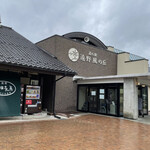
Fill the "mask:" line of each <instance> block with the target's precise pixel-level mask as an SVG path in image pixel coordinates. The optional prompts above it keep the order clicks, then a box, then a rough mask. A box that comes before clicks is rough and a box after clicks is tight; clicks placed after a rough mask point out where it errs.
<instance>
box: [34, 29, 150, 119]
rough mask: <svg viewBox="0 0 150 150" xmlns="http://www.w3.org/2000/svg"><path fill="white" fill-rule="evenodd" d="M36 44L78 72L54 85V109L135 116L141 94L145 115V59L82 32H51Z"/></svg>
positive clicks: (146, 103) (147, 76) (146, 66)
mask: <svg viewBox="0 0 150 150" xmlns="http://www.w3.org/2000/svg"><path fill="white" fill-rule="evenodd" d="M37 45H38V46H39V47H41V48H43V49H45V50H47V51H48V52H50V53H52V54H53V55H55V56H56V57H57V58H58V59H60V60H61V61H62V62H63V63H64V64H66V65H67V66H69V67H71V68H72V69H73V70H75V71H76V72H77V74H78V75H77V76H75V77H74V78H69V79H68V78H66V79H62V80H61V81H59V82H58V83H57V84H56V89H57V90H56V106H55V109H56V111H58V112H64V111H75V110H78V111H84V112H93V113H100V114H106V115H114V116H124V117H127V118H133V119H137V117H138V95H141V96H143V98H144V99H145V103H144V107H145V108H144V109H145V114H148V92H147V86H149V85H148V84H147V83H145V82H147V81H148V78H149V73H148V60H147V59H145V58H143V57H140V56H137V55H134V54H130V53H128V52H124V51H121V50H117V49H115V48H113V47H107V46H105V45H104V43H103V42H102V41H100V40H99V39H97V38H96V37H94V36H92V35H90V34H87V33H83V32H73V33H69V34H65V35H63V36H58V35H54V36H52V37H50V38H47V39H45V40H42V41H40V42H38V43H37Z"/></svg>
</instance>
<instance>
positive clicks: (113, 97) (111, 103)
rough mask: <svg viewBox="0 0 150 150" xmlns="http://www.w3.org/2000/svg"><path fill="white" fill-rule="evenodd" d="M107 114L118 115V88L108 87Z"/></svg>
mask: <svg viewBox="0 0 150 150" xmlns="http://www.w3.org/2000/svg"><path fill="white" fill-rule="evenodd" d="M106 103H107V114H111V115H117V89H116V88H108V89H107V97H106Z"/></svg>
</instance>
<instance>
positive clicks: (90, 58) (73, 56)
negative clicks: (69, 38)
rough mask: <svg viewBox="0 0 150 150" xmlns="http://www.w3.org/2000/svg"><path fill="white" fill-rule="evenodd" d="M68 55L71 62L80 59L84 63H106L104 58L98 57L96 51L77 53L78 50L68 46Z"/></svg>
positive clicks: (104, 64)
mask: <svg viewBox="0 0 150 150" xmlns="http://www.w3.org/2000/svg"><path fill="white" fill-rule="evenodd" d="M68 57H69V59H70V60H71V61H73V62H77V61H82V62H85V63H93V64H96V65H103V66H106V65H107V63H106V60H105V59H103V58H101V57H99V56H98V54H97V53H95V52H92V51H88V53H87V54H83V53H79V51H78V50H77V49H75V48H70V49H69V51H68Z"/></svg>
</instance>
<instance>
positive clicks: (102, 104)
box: [98, 88, 107, 114]
mask: <svg viewBox="0 0 150 150" xmlns="http://www.w3.org/2000/svg"><path fill="white" fill-rule="evenodd" d="M98 113H102V114H106V113H107V104H106V100H105V88H100V89H99V97H98Z"/></svg>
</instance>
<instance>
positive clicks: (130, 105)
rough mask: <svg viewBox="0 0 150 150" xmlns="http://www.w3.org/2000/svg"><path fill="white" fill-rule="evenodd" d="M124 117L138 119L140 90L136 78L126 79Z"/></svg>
mask: <svg viewBox="0 0 150 150" xmlns="http://www.w3.org/2000/svg"><path fill="white" fill-rule="evenodd" d="M123 107H124V109H123V111H124V113H123V114H124V117H125V118H129V119H138V89H137V86H136V79H135V78H126V79H124V106H123Z"/></svg>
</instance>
